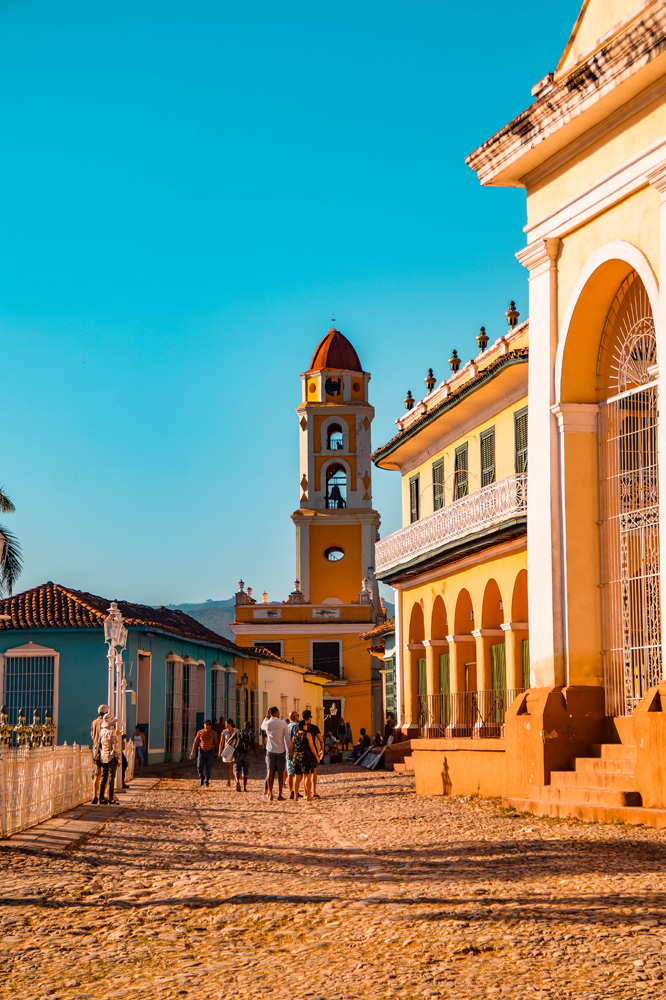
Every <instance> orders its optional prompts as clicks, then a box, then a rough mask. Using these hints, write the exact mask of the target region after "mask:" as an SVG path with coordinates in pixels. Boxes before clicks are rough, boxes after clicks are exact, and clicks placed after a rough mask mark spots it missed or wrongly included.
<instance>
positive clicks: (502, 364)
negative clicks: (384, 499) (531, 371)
mask: <svg viewBox="0 0 666 1000" xmlns="http://www.w3.org/2000/svg"><path fill="white" fill-rule="evenodd" d="M527 361H528V349H527V348H523V349H522V350H521V351H520V352H518V351H515V352H513V353H512V354H505V355H504V356H503V357H501V358H499V359H498V360H497V361H496V362H495V363H494V364H493V365H491V366H490V367H488V368H486V369H485V370H484V371H483V372H481V373H480V374H479V375H477V377H476V378H475V379H473V380H472V381H470V382H466V383H465V384H464V385H462V386H461V388H460V389H458V391H457V392H455V393H453V394H452V395H450V396H447V398H446V399H445V400H444V401H443V402H441V403H440V404H439V405H438V406H435V407H433V409H432V410H429V411H427V412H426V413H424V414H423V415H422V416H421V417H420V419H418V420H415V421H414V423H412V424H410V426H409V427H407V428H405V430H402V431H400V432H399V433H398V434H396V435H395V437H393V438H391V440H390V441H387V442H386V444H384V445H381V447H379V448H377V450H376V451H374V452H373V453H372V461H373V462H374V463H375V465H376V466H378V467H379V468H381V466H380V465H379V463H380V462H381V461H383V460H384V459H385V458H388V456H389V455H391V454H393V452H394V451H396V450H397V449H398V448H400V447H401V446H402V445H403V444H404V443H405V441H409V440H410V438H413V437H414V436H415V435H416V434H418V433H419V432H420V431H422V430H423V428H424V427H427V426H428V424H431V423H432V422H433V420H437V419H438V418H439V417H441V416H442V414H444V413H446V412H447V411H448V410H452V409H453V408H454V407H455V406H457V405H458V403H459V402H460V401H461V400H462V399H465V398H466V397H467V396H470V395H472V393H474V392H476V391H477V390H478V389H481V388H482V386H484V385H487V384H488V383H489V382H492V381H493V379H495V378H497V377H498V375H500V374H501V372H502V371H504V370H505V369H506V368H510V367H511V366H512V365H524V364H527Z"/></svg>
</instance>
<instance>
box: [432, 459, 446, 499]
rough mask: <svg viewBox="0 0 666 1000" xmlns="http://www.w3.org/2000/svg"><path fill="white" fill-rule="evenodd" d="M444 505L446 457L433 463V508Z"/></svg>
mask: <svg viewBox="0 0 666 1000" xmlns="http://www.w3.org/2000/svg"><path fill="white" fill-rule="evenodd" d="M443 506H444V459H443V458H440V459H439V461H438V462H433V463H432V509H433V510H441V509H442V507H443Z"/></svg>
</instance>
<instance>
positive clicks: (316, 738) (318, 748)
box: [303, 708, 324, 799]
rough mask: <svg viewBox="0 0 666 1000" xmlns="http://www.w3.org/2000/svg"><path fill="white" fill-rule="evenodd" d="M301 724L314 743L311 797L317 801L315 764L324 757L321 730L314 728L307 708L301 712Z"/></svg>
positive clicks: (310, 713)
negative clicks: (304, 725) (315, 759)
mask: <svg viewBox="0 0 666 1000" xmlns="http://www.w3.org/2000/svg"><path fill="white" fill-rule="evenodd" d="M303 722H304V723H305V724H306V726H307V731H308V732H309V733H310V736H311V737H312V742H313V743H314V748H315V754H316V757H317V763H316V764H315V766H314V770H313V772H312V797H313V798H314V799H318V798H319V793H318V792H317V764H318V763H319V761H320V760H321V759H322V758H323V756H324V740H323V739H322V735H321V729H320V728H319V726H315V724H314V722H313V721H312V712H311V711H310V709H309V708H306V709H305V711H304V712H303Z"/></svg>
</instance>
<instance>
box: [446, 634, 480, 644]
mask: <svg viewBox="0 0 666 1000" xmlns="http://www.w3.org/2000/svg"><path fill="white" fill-rule="evenodd" d="M446 641H447V642H448V643H449V645H450V644H451V643H452V642H474V636H473V635H472V633H471V632H466V633H465V634H463V635H447V637H446Z"/></svg>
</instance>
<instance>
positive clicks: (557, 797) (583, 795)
mask: <svg viewBox="0 0 666 1000" xmlns="http://www.w3.org/2000/svg"><path fill="white" fill-rule="evenodd" d="M530 792H531V794H530V798H532V799H534V800H535V801H537V802H577V803H580V804H581V805H593V806H640V805H641V796H640V792H635V791H633V790H631V789H619V788H581V787H580V786H578V787H576V788H571V787H562V786H559V785H535V786H534V788H532V789H531V790H530Z"/></svg>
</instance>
